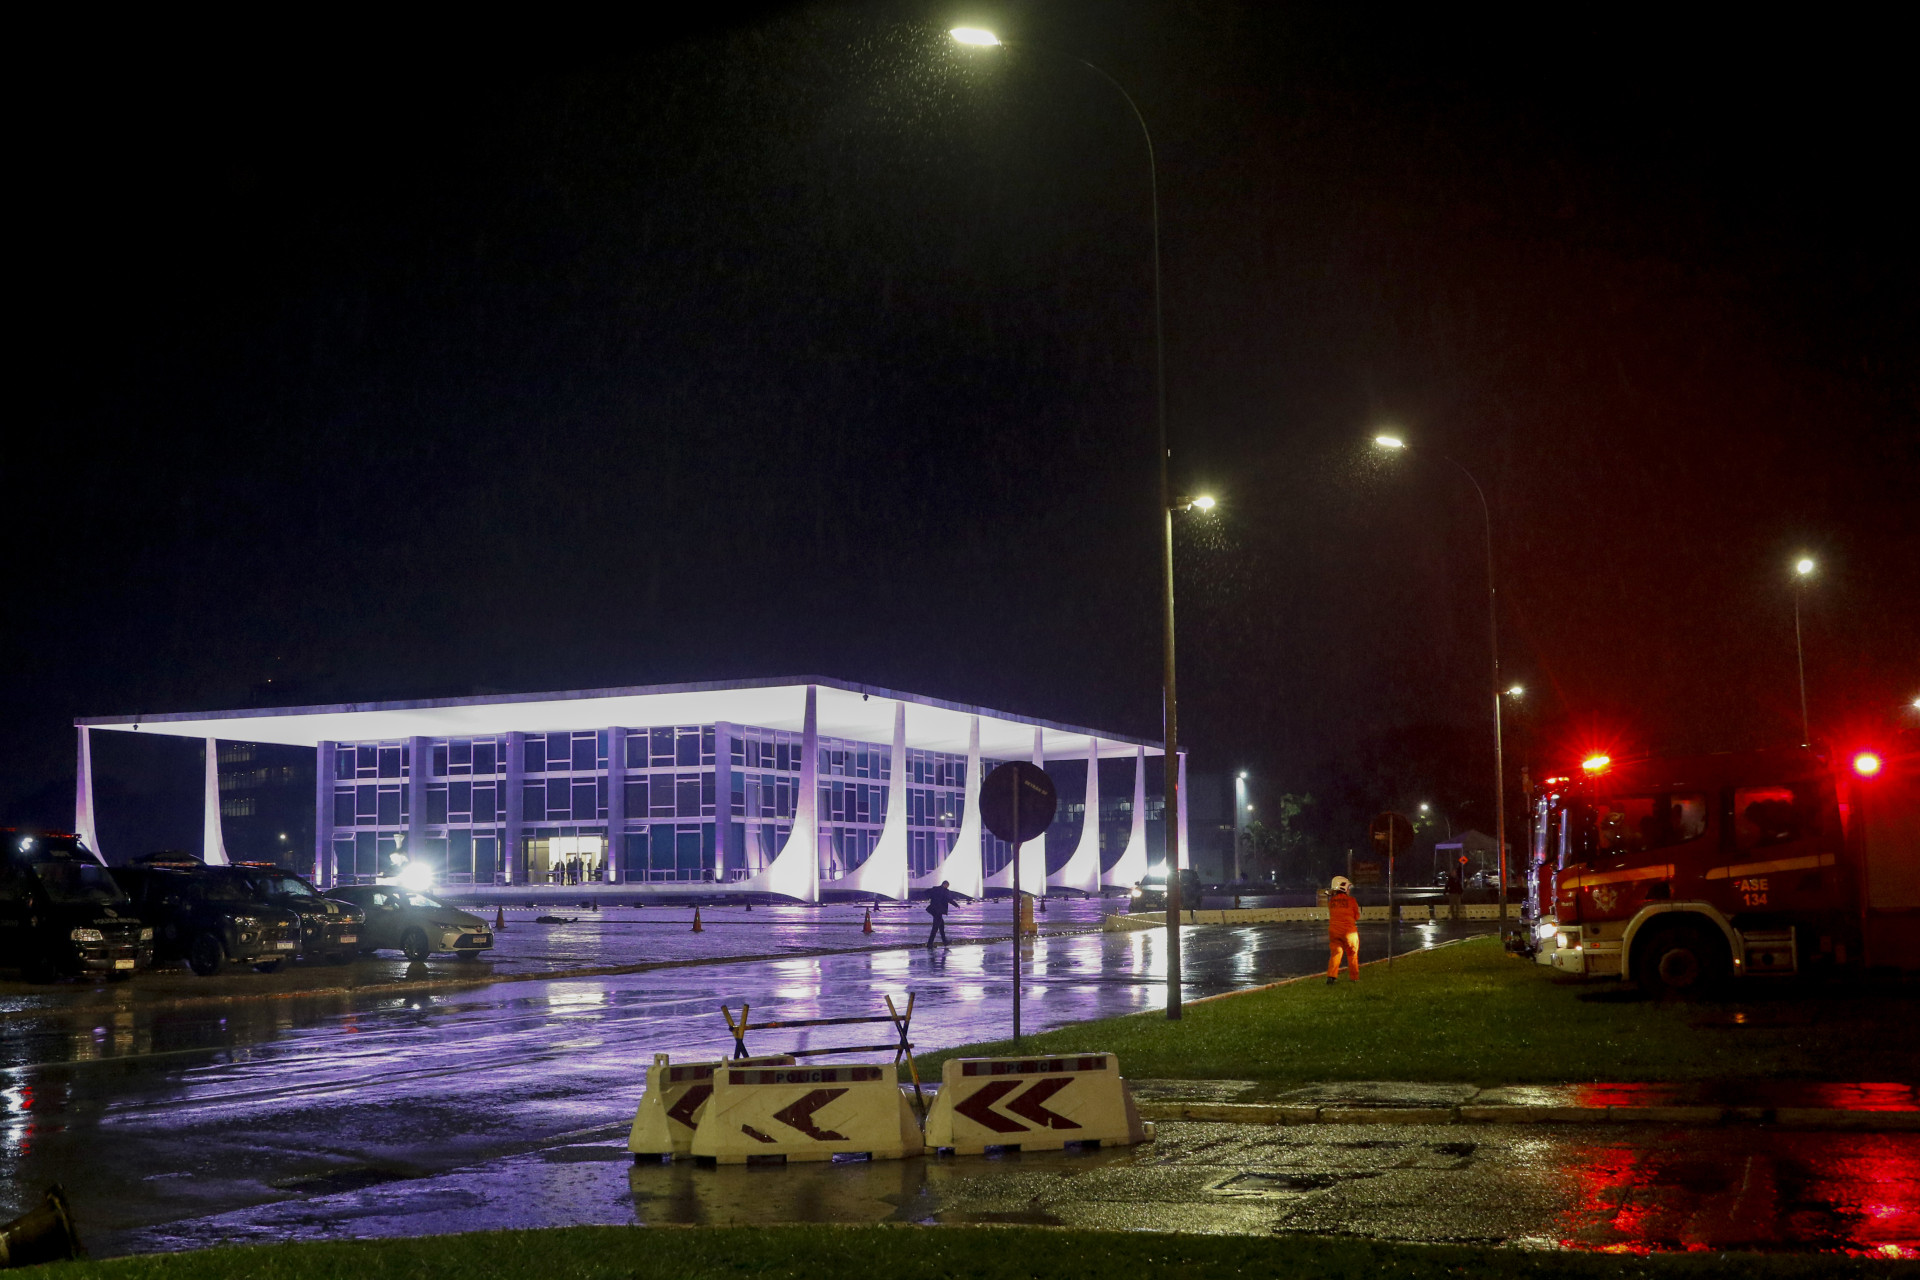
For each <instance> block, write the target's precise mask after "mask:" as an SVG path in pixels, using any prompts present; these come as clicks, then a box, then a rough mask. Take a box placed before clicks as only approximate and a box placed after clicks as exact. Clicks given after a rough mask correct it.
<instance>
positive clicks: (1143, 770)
mask: <svg viewBox="0 0 1920 1280" xmlns="http://www.w3.org/2000/svg"><path fill="white" fill-rule="evenodd" d="M1146 875H1147V749H1146V748H1145V747H1135V748H1134V749H1133V822H1132V830H1130V831H1129V832H1128V833H1127V847H1126V848H1124V849H1122V850H1121V851H1120V856H1119V857H1118V858H1115V859H1114V861H1113V866H1112V867H1110V868H1108V870H1107V873H1106V874H1105V875H1103V876H1101V877H1100V883H1102V884H1104V885H1106V886H1108V887H1110V888H1119V889H1131V888H1132V887H1133V886H1134V885H1136V884H1139V883H1140V882H1141V881H1142V880H1144V879H1146Z"/></svg>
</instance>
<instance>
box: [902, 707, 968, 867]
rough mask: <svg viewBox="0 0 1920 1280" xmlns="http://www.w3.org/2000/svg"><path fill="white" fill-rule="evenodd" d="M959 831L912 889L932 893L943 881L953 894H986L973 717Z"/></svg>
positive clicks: (961, 793) (961, 798)
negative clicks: (925, 890)
mask: <svg viewBox="0 0 1920 1280" xmlns="http://www.w3.org/2000/svg"><path fill="white" fill-rule="evenodd" d="M961 787H962V790H961V792H960V830H959V831H957V832H955V833H954V837H953V844H952V846H951V847H950V848H948V850H947V856H946V857H945V858H942V859H941V860H940V864H939V865H938V866H936V867H935V868H934V869H933V870H931V871H929V872H928V873H927V874H926V875H924V876H916V877H914V881H913V887H914V888H916V889H931V888H933V887H934V886H935V885H937V884H939V883H940V882H941V881H942V880H945V881H947V883H948V887H949V888H951V889H952V890H953V891H954V892H955V893H958V894H961V895H963V896H965V897H968V898H978V897H980V896H981V895H982V894H983V893H985V892H986V885H985V883H984V879H985V873H986V868H985V865H984V863H983V861H982V855H981V851H980V717H979V716H975V717H973V726H972V727H971V728H970V729H968V730H967V775H966V777H965V778H964V779H963V780H962V783H961Z"/></svg>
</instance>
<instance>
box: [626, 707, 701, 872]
mask: <svg viewBox="0 0 1920 1280" xmlns="http://www.w3.org/2000/svg"><path fill="white" fill-rule="evenodd" d="M714 759H715V760H716V762H717V761H718V760H719V757H718V756H715V757H714ZM626 860H627V731H626V730H625V729H622V728H619V727H618V726H614V727H610V728H609V729H608V730H607V883H608V884H619V883H620V881H621V880H622V879H623V878H625V876H626Z"/></svg>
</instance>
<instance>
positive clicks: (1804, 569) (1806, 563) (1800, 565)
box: [1793, 556, 1813, 578]
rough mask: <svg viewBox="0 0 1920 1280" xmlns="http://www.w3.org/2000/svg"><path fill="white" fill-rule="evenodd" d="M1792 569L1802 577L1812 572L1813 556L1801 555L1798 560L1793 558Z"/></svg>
mask: <svg viewBox="0 0 1920 1280" xmlns="http://www.w3.org/2000/svg"><path fill="white" fill-rule="evenodd" d="M1793 571H1794V572H1795V573H1797V574H1799V575H1800V576H1801V577H1803V578H1804V577H1806V576H1807V575H1808V574H1810V573H1812V572H1813V557H1812V556H1801V557H1800V558H1799V559H1798V560H1795V561H1794V562H1793Z"/></svg>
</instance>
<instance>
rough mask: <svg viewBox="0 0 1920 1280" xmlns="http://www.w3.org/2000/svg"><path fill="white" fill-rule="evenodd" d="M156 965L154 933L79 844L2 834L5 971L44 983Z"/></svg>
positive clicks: (32, 834) (53, 834) (0, 922)
mask: <svg viewBox="0 0 1920 1280" xmlns="http://www.w3.org/2000/svg"><path fill="white" fill-rule="evenodd" d="M152 963H153V930H152V929H149V928H147V927H146V926H145V925H144V924H143V922H142V921H141V920H140V917H139V913H138V912H136V911H135V910H134V905H133V903H131V902H129V901H128V900H127V895H126V894H124V893H122V892H121V891H120V886H119V885H118V884H116V883H115V882H114V880H113V877H112V876H110V875H108V874H107V869H106V868H105V867H104V866H101V865H100V860H99V859H98V858H96V857H94V855H93V851H92V850H90V849H88V848H87V846H86V845H84V844H82V843H81V842H80V839H79V837H77V836H75V835H73V834H71V833H69V832H61V831H28V830H20V829H16V828H13V827H0V965H17V966H19V968H20V969H21V970H22V971H23V972H24V973H25V975H26V977H27V979H28V980H29V981H35V982H47V981H51V980H52V979H54V978H55V977H57V976H58V975H60V974H63V973H102V974H106V975H108V976H109V977H115V978H124V977H126V976H128V975H129V974H132V973H134V972H136V971H137V970H140V969H144V968H146V967H147V966H148V965H150V964H152Z"/></svg>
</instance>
